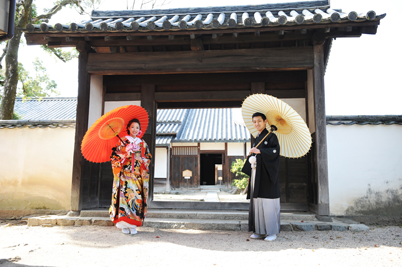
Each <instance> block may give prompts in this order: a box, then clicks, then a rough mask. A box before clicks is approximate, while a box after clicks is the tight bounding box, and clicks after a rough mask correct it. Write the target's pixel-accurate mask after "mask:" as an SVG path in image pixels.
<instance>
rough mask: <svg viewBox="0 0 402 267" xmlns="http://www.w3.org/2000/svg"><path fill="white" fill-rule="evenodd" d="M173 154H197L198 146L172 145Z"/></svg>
mask: <svg viewBox="0 0 402 267" xmlns="http://www.w3.org/2000/svg"><path fill="white" fill-rule="evenodd" d="M173 155H174V156H189V155H198V147H196V146H174V147H173Z"/></svg>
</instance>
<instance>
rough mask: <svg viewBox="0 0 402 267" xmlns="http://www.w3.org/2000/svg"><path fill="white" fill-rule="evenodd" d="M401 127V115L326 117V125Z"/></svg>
mask: <svg viewBox="0 0 402 267" xmlns="http://www.w3.org/2000/svg"><path fill="white" fill-rule="evenodd" d="M381 124H382V125H394V124H395V125H402V115H373V116H371V115H360V116H327V125H334V126H336V125H381Z"/></svg>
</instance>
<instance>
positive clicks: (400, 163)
mask: <svg viewBox="0 0 402 267" xmlns="http://www.w3.org/2000/svg"><path fill="white" fill-rule="evenodd" d="M401 137H402V126H401V125H352V126H345V125H338V126H331V125H328V126H327V143H328V175H329V197H330V213H331V214H332V215H345V214H363V215H371V214H372V213H374V214H378V213H380V214H383V215H385V213H392V214H395V212H398V207H392V206H393V205H394V204H395V200H396V199H398V198H399V200H402V138H401ZM399 212H402V210H401V208H400V204H399ZM374 214H373V215H374Z"/></svg>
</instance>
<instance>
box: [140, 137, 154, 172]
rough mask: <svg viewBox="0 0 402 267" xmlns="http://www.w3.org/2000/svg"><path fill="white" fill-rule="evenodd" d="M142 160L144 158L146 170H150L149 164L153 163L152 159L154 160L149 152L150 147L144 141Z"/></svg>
mask: <svg viewBox="0 0 402 267" xmlns="http://www.w3.org/2000/svg"><path fill="white" fill-rule="evenodd" d="M141 158H142V161H143V165H144V167H146V169H147V170H148V167H149V163H150V162H151V159H152V155H151V153H150V152H149V147H148V145H147V143H146V142H145V141H144V140H143V141H142V144H141Z"/></svg>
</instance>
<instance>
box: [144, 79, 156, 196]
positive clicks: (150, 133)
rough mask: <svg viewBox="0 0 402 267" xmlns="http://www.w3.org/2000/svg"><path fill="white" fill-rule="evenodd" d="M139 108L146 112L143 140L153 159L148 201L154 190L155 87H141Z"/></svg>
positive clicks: (145, 85) (150, 165)
mask: <svg viewBox="0 0 402 267" xmlns="http://www.w3.org/2000/svg"><path fill="white" fill-rule="evenodd" d="M141 106H142V107H143V108H144V109H145V110H146V111H147V112H148V117H149V124H148V128H147V130H146V132H145V134H144V136H143V138H142V139H143V140H144V141H145V142H146V143H147V144H148V147H149V151H150V152H151V154H152V156H153V159H152V160H151V162H150V164H149V189H148V192H149V195H148V199H149V200H152V199H153V190H154V188H153V187H154V168H155V134H156V108H157V105H156V102H155V85H154V84H143V85H142V87H141Z"/></svg>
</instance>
